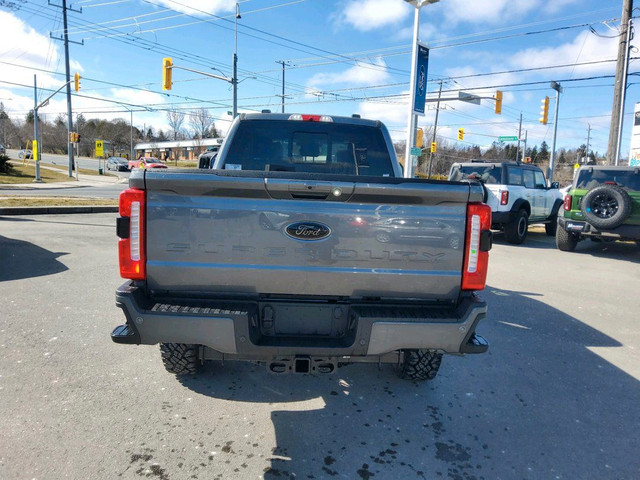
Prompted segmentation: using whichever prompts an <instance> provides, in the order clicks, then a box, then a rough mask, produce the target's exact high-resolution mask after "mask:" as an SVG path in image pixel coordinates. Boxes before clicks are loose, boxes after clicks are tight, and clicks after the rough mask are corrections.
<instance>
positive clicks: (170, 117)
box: [167, 110, 184, 140]
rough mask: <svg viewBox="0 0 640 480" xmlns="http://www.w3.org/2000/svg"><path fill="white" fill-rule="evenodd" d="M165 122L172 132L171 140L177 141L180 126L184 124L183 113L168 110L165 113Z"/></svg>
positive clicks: (180, 129)
mask: <svg viewBox="0 0 640 480" xmlns="http://www.w3.org/2000/svg"><path fill="white" fill-rule="evenodd" d="M167 121H168V122H169V126H170V127H171V131H172V132H173V139H174V140H177V139H178V136H179V135H180V132H181V131H182V124H183V123H184V113H183V112H178V111H176V110H170V111H168V112H167Z"/></svg>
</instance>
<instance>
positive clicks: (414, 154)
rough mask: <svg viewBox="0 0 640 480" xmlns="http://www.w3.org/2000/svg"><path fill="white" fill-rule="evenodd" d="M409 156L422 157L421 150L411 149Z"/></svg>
mask: <svg viewBox="0 0 640 480" xmlns="http://www.w3.org/2000/svg"><path fill="white" fill-rule="evenodd" d="M411 155H413V156H415V157H419V156H420V155H422V149H421V148H420V147H411Z"/></svg>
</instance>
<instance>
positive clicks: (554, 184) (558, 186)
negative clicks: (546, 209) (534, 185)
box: [551, 182, 560, 189]
mask: <svg viewBox="0 0 640 480" xmlns="http://www.w3.org/2000/svg"><path fill="white" fill-rule="evenodd" d="M551 188H553V189H558V188H560V184H559V183H558V182H553V183H552V184H551Z"/></svg>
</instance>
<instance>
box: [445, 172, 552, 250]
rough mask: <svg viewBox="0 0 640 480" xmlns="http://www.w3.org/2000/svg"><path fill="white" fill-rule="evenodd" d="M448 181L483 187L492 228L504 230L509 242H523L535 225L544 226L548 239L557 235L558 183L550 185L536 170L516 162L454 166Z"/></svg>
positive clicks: (542, 174)
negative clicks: (477, 183) (476, 183)
mask: <svg viewBox="0 0 640 480" xmlns="http://www.w3.org/2000/svg"><path fill="white" fill-rule="evenodd" d="M449 180H452V181H469V180H471V181H480V182H482V183H483V184H484V186H485V189H486V192H487V199H486V203H487V204H488V205H489V206H490V207H491V212H492V213H491V215H492V219H491V222H492V228H493V229H496V230H504V236H505V239H506V240H507V242H509V243H515V244H518V243H522V242H524V239H525V238H526V236H527V230H528V227H529V225H530V224H533V223H544V226H545V230H546V232H547V235H549V236H554V235H555V234H556V225H557V218H558V211H559V210H560V207H561V206H562V195H561V194H560V191H559V190H558V183H557V182H553V183H552V184H551V185H549V184H548V181H547V179H546V178H545V176H544V173H542V170H540V168H538V167H537V166H535V165H530V164H523V163H515V162H483V161H474V162H468V163H454V164H453V165H452V166H451V171H450V172H449Z"/></svg>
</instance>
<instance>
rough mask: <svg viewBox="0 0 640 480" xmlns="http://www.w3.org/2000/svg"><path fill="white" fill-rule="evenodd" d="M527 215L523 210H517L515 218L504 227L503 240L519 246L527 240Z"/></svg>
mask: <svg viewBox="0 0 640 480" xmlns="http://www.w3.org/2000/svg"><path fill="white" fill-rule="evenodd" d="M528 230H529V214H528V213H527V211H526V210H525V209H524V208H521V209H520V210H518V213H516V216H515V218H514V219H513V220H512V221H511V222H509V223H507V224H506V225H505V226H504V238H505V239H506V240H507V242H509V243H513V244H516V245H519V244H520V243H522V242H524V239H525V238H527V231H528Z"/></svg>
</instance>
